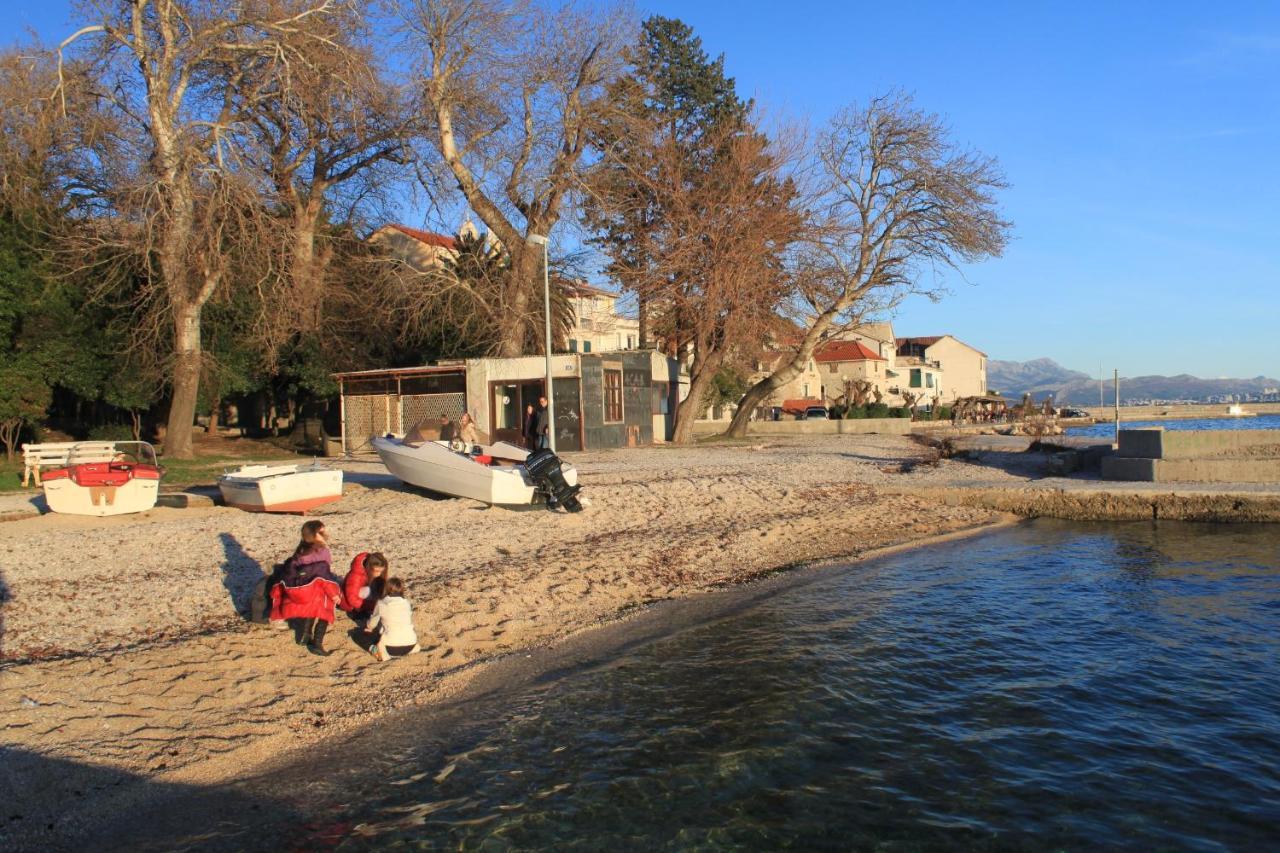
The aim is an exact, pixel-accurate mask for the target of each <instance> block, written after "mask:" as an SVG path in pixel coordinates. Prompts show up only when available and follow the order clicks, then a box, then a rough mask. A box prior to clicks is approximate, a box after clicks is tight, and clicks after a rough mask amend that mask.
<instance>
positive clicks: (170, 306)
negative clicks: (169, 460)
mask: <svg viewBox="0 0 1280 853" xmlns="http://www.w3.org/2000/svg"><path fill="white" fill-rule="evenodd" d="M338 5H339V2H338V0H256V2H254V1H253V0H84V2H82V3H80V5H79V7H78V9H79V13H80V17H81V19H82V20H85V21H87V22H88V23H86V25H85V26H83V27H81V28H80V29H78V30H77V31H76V32H75V33H73V34H72V35H70V36H69V37H68V38H66V39H65V40H64V41H63V42H62V44H61V45H60V48H59V55H60V57H69V58H71V59H73V60H75V61H76V62H79V63H87V64H92V65H93V66H95V74H96V76H97V78H98V80H99V83H100V86H99V89H98V93H97V94H98V95H99V97H100V99H101V100H102V101H103V102H105V103H107V104H109V106H110V108H111V109H112V110H114V112H115V114H116V116H117V117H118V118H119V120H120V122H121V123H122V125H123V126H126V127H127V128H129V130H128V132H129V133H130V134H131V135H132V136H133V138H134V139H135V140H136V142H137V144H138V148H137V150H136V159H135V160H134V161H133V162H132V163H129V164H123V165H120V166H118V167H116V171H115V174H114V175H113V178H114V180H112V181H111V182H110V184H108V185H105V186H103V187H101V189H102V190H103V196H104V199H105V205H106V206H109V207H110V210H111V215H113V216H114V217H116V218H117V219H118V220H119V222H121V223H123V224H124V225H126V226H127V228H128V230H129V239H130V241H135V242H136V243H137V244H138V246H140V247H141V250H142V252H143V254H144V255H145V256H146V257H148V258H150V259H153V260H154V262H153V263H147V264H144V265H143V270H144V272H145V273H146V285H147V287H148V288H149V292H150V295H151V296H152V297H153V298H152V299H150V300H149V302H148V304H149V305H150V307H152V308H153V309H154V310H155V311H156V312H158V313H159V316H162V317H163V318H164V319H165V321H166V322H167V324H168V326H169V330H168V331H169V335H168V339H169V341H170V342H171V355H170V358H169V368H168V375H169V378H170V389H171V394H170V404H169V415H168V424H167V433H166V436H165V443H164V446H165V452H166V454H167V455H169V456H172V457H177V458H188V457H190V456H191V455H192V446H191V433H192V430H191V427H192V424H193V422H194V418H195V409H196V401H197V393H198V390H199V383H200V374H201V370H202V360H203V347H202V341H201V315H202V311H203V309H204V306H205V305H206V304H207V303H208V302H209V300H210V299H211V298H212V297H213V296H214V294H215V293H216V292H217V290H218V289H219V287H221V286H223V285H224V284H225V283H226V281H227V278H228V272H229V269H230V265H231V259H230V255H231V252H232V251H233V250H234V249H236V248H237V247H238V246H240V245H243V244H245V241H246V240H247V239H249V236H248V234H246V233H245V231H244V230H243V226H244V225H245V224H246V223H248V222H250V221H251V218H252V216H253V214H254V213H255V212H256V208H257V198H258V196H257V193H256V192H255V187H254V186H253V185H252V182H251V178H250V176H246V175H243V174H240V173H239V172H238V171H237V169H238V167H239V165H240V163H239V157H238V152H237V151H236V150H235V145H234V141H233V133H232V129H233V127H234V125H235V123H236V121H237V120H238V119H239V116H237V115H235V114H234V111H233V107H234V101H233V100H232V99H230V98H227V97H226V96H225V82H226V81H225V79H224V78H223V77H222V76H221V75H220V74H219V73H218V71H219V69H221V68H223V67H225V65H226V64H228V61H229V58H230V57H234V56H237V55H264V54H276V55H280V56H287V55H289V54H290V52H292V51H296V50H297V45H298V43H299V42H298V38H300V37H305V32H306V31H307V30H308V28H309V26H310V23H311V21H312V20H313V19H315V18H318V17H321V16H325V15H328V14H331V13H333V11H334V10H335V8H337V6H338ZM58 97H59V98H61V93H58Z"/></svg>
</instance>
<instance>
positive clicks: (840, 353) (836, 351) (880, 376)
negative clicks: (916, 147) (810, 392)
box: [813, 340, 889, 406]
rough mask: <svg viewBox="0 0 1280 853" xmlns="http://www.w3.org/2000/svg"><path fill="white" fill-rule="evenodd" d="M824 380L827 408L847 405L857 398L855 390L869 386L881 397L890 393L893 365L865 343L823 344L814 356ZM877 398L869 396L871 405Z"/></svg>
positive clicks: (843, 341)
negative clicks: (890, 375)
mask: <svg viewBox="0 0 1280 853" xmlns="http://www.w3.org/2000/svg"><path fill="white" fill-rule="evenodd" d="M813 360H814V362H816V363H817V367H818V374H819V376H820V377H821V394H822V399H823V400H824V405H826V406H832V405H836V404H841V405H847V404H849V403H850V402H852V401H853V399H854V398H855V396H856V395H855V393H854V390H853V389H854V386H855V384H856V383H858V382H866V383H868V384H869V385H870V386H871V388H872V389H873V391H879V392H880V397H881V398H882V399H883V397H884V396H885V395H886V393H887V388H888V384H887V383H888V382H889V379H888V376H887V374H888V372H889V361H888V359H886V358H885V357H884V356H882V355H880V354H879V353H878V352H876V351H875V350H872V349H871V348H870V347H869V346H867V345H866V344H865V343H863V342H862V341H861V340H836V341H823V342H822V343H821V344H819V345H818V346H817V348H816V349H815V350H814V353H813ZM874 400H875V395H874V393H872V392H869V393H868V401H869V402H874Z"/></svg>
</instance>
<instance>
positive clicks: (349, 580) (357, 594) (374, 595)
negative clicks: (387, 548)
mask: <svg viewBox="0 0 1280 853" xmlns="http://www.w3.org/2000/svg"><path fill="white" fill-rule="evenodd" d="M386 582H387V558H386V557H384V556H382V555H381V554H380V553H378V552H377V551H375V552H373V553H372V554H370V553H368V552H361V553H359V554H356V558H355V559H354V560H352V561H351V571H349V572H347V576H346V577H345V578H343V580H342V605H341V606H342V609H343V610H345V611H347V613H348V614H350V616H351V618H352V619H353V620H354V621H355V622H356V624H358V625H359V626H360V627H361V628H363V627H364V625H365V623H366V622H368V621H369V616H370V615H371V614H372V613H373V606H374V605H375V604H377V603H378V599H379V598H382V588H383V586H384V585H385V584H386Z"/></svg>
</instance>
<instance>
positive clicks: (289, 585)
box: [271, 521, 342, 657]
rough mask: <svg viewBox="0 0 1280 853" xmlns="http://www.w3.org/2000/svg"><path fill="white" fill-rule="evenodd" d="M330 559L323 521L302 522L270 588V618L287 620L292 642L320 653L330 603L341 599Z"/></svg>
mask: <svg viewBox="0 0 1280 853" xmlns="http://www.w3.org/2000/svg"><path fill="white" fill-rule="evenodd" d="M331 559H332V556H331V555H330V553H329V545H328V542H327V540H326V538H325V530H324V522H323V521H308V522H307V523H306V524H304V525H302V541H301V542H299V543H298V547H297V548H296V549H295V550H294V552H293V556H292V557H290V558H289V559H288V560H286V561H285V564H284V570H283V572H282V574H283V578H282V579H281V581H280V582H279V583H277V584H276V585H275V586H273V587H272V588H271V619H272V620H273V621H278V620H281V619H283V620H285V621H286V622H288V623H289V627H291V628H293V638H294V642H296V643H297V644H298V645H303V644H304V643H305V644H306V646H307V648H308V649H309V650H310V651H311V653H312V654H315V655H320V656H322V657H327V656H328V654H329V652H326V651H325V650H324V635H325V632H326V631H327V630H328V628H329V626H330V625H332V624H333V608H334V605H335V604H338V603H339V602H341V601H342V587H340V586H339V585H338V579H337V578H336V577H334V576H333V571H332V570H331V569H330V568H329V562H330V560H331Z"/></svg>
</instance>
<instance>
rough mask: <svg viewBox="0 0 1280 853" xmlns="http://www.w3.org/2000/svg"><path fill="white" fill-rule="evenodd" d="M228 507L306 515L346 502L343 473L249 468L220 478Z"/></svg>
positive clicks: (318, 469) (317, 470)
mask: <svg viewBox="0 0 1280 853" xmlns="http://www.w3.org/2000/svg"><path fill="white" fill-rule="evenodd" d="M218 490H219V491H220V492H222V501H223V503H225V504H226V505H227V506H231V507H235V508H236V509H242V510H244V511H246V512H280V513H298V514H300V513H306V512H310V511H311V510H313V509H315V508H316V507H321V506H324V505H325V504H330V503H333V502H334V501H337V500H340V499H341V498H342V472H341V471H339V470H335V469H329V468H317V469H306V468H303V469H299V468H298V467H297V466H277V467H267V466H264V465H255V466H247V467H245V468H241V469H240V470H239V471H235V472H232V473H230V474H227V475H225V476H223V477H219V478H218Z"/></svg>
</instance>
